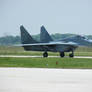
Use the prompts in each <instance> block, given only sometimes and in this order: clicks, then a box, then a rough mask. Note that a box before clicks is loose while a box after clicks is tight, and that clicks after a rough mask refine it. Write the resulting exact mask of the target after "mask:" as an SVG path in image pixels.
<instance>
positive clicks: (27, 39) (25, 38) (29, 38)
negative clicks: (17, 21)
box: [20, 26, 37, 44]
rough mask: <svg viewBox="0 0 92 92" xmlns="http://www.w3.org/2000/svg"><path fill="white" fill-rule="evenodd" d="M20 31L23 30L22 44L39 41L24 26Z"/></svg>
mask: <svg viewBox="0 0 92 92" xmlns="http://www.w3.org/2000/svg"><path fill="white" fill-rule="evenodd" d="M20 32H21V43H22V44H32V43H37V41H35V40H34V39H33V38H32V36H31V35H30V34H29V33H28V32H27V30H26V29H25V28H24V27H23V26H20Z"/></svg>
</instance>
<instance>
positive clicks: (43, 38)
mask: <svg viewBox="0 0 92 92" xmlns="http://www.w3.org/2000/svg"><path fill="white" fill-rule="evenodd" d="M40 41H41V42H50V41H53V39H52V38H51V36H50V35H49V33H48V32H47V30H46V29H45V27H44V26H42V27H41V30H40Z"/></svg>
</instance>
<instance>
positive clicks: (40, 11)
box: [0, 0, 92, 36]
mask: <svg viewBox="0 0 92 92" xmlns="http://www.w3.org/2000/svg"><path fill="white" fill-rule="evenodd" d="M20 25H24V27H25V28H26V29H27V30H28V32H30V33H31V34H33V35H34V34H38V33H40V27H41V26H42V25H44V26H45V27H46V29H47V30H48V32H49V33H50V34H52V33H53V34H54V33H75V34H82V35H84V34H90V35H92V0H0V36H4V35H8V34H10V35H19V33H20V29H19V27H20Z"/></svg>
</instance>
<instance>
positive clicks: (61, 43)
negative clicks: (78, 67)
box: [17, 42, 78, 47]
mask: <svg viewBox="0 0 92 92" xmlns="http://www.w3.org/2000/svg"><path fill="white" fill-rule="evenodd" d="M56 45H65V46H74V47H78V44H76V43H72V42H68V43H65V42H50V43H35V44H21V45H17V46H25V47H26V46H56Z"/></svg>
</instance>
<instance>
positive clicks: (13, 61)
mask: <svg viewBox="0 0 92 92" xmlns="http://www.w3.org/2000/svg"><path fill="white" fill-rule="evenodd" d="M56 62H58V64H57V65H56ZM47 64H48V66H47ZM0 67H30V68H73V69H75V68H77V69H92V59H82V58H77V59H76V58H0Z"/></svg>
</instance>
